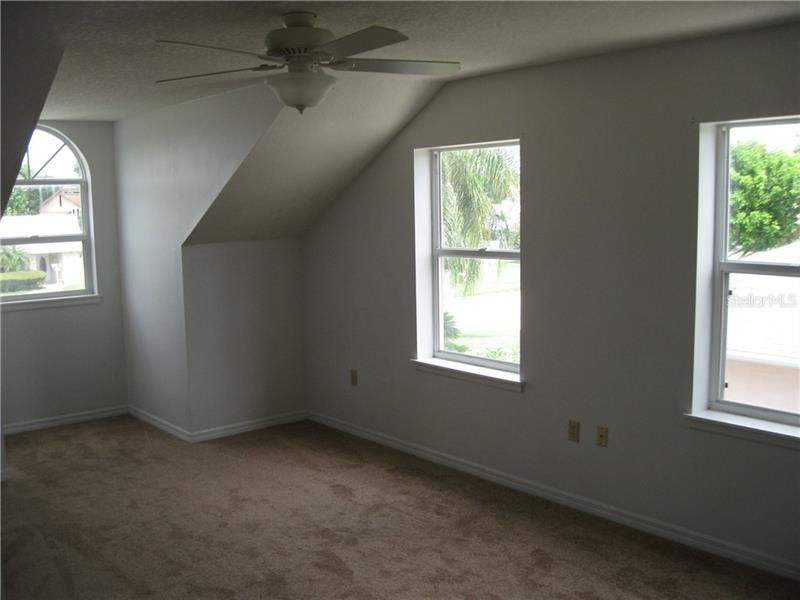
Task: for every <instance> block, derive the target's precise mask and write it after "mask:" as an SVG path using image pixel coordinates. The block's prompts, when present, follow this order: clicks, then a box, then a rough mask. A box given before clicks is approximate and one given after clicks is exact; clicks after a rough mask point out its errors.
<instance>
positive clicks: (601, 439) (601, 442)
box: [595, 425, 608, 448]
mask: <svg viewBox="0 0 800 600" xmlns="http://www.w3.org/2000/svg"><path fill="white" fill-rule="evenodd" d="M595 443H596V444H597V445H598V446H600V447H601V448H606V447H608V427H607V426H605V425H598V426H597V439H596V440H595Z"/></svg>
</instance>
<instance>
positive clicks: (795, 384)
mask: <svg viewBox="0 0 800 600" xmlns="http://www.w3.org/2000/svg"><path fill="white" fill-rule="evenodd" d="M729 288H730V295H729V296H728V325H727V348H726V349H725V381H726V383H727V387H726V389H725V390H724V395H723V397H724V399H725V400H728V401H730V402H739V403H742V404H750V405H756V406H761V407H765V408H772V409H775V410H782V411H786V412H791V413H800V278H797V277H779V276H771V275H749V274H746V275H745V274H738V273H731V275H730V282H729Z"/></svg>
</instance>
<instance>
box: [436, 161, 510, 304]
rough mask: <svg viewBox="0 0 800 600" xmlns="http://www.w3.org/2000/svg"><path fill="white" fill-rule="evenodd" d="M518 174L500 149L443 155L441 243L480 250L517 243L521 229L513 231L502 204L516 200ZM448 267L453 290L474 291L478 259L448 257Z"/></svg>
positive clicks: (478, 266)
mask: <svg viewBox="0 0 800 600" xmlns="http://www.w3.org/2000/svg"><path fill="white" fill-rule="evenodd" d="M517 189H519V173H518V172H517V170H516V169H515V168H514V165H513V164H512V159H511V156H510V154H509V153H508V152H507V151H505V150H503V149H499V148H478V149H470V150H452V151H447V152H443V153H442V220H443V225H444V227H443V230H444V231H443V233H444V239H443V240H442V241H443V243H444V245H445V246H447V247H450V248H482V247H484V246H486V245H487V243H488V242H489V241H501V242H504V243H505V245H506V247H516V246H518V245H519V227H518V225H517V226H516V227H512V226H511V225H510V224H509V223H508V221H507V219H506V217H505V214H504V213H503V211H502V210H501V209H500V208H501V207H500V205H501V204H502V202H503V201H505V200H509V199H512V200H518V197H517V196H516V195H515V194H514V192H515V191H516V190H517ZM447 267H448V271H449V273H450V278H451V282H452V283H453V285H454V286H460V287H463V291H464V293H465V294H471V293H473V292H474V290H475V284H476V283H477V281H478V276H479V274H480V261H478V260H474V259H468V258H449V259H447Z"/></svg>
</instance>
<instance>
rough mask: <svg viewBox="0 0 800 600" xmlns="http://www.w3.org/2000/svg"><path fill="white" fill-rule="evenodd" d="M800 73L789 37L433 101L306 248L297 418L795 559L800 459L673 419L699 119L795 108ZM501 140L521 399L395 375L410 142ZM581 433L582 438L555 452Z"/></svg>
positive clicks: (679, 406)
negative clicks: (517, 249)
mask: <svg viewBox="0 0 800 600" xmlns="http://www.w3.org/2000/svg"><path fill="white" fill-rule="evenodd" d="M798 61H800V28H798V27H797V26H791V27H784V28H777V29H774V30H762V31H757V32H751V33H745V34H738V35H732V36H726V37H719V38H709V39H706V40H701V41H694V42H687V43H682V44H676V45H670V46H662V47H654V48H651V49H643V50H638V51H631V52H625V53H618V54H613V55H606V56H602V57H596V58H591V59H585V60H578V61H573V62H567V63H562V64H556V65H551V66H546V67H541V68H533V69H529V70H520V71H512V72H508V73H503V74H498V75H493V76H486V77H480V78H474V79H468V80H463V81H458V82H453V83H450V84H448V85H447V86H445V88H444V89H443V90H442V91H441V92H440V93H439V94H438V96H437V97H436V98H434V100H433V101H432V102H431V103H430V104H429V105H428V106H427V107H426V108H425V109H424V110H423V111H422V113H421V114H420V115H419V116H418V117H417V118H416V119H415V120H414V121H413V122H412V123H411V124H410V125H409V126H408V127H407V128H406V129H405V130H404V131H403V132H402V133H401V134H400V135H399V136H398V138H396V139H395V140H394V141H393V142H392V143H391V144H390V145H389V146H388V148H387V149H385V150H384V151H383V153H382V154H381V155H380V156H379V157H378V159H377V160H375V161H374V162H373V163H372V164H371V165H370V167H368V169H367V170H366V171H365V172H364V173H363V174H362V175H361V176H360V177H359V178H358V179H357V180H356V181H355V182H354V183H353V184H352V185H351V186H350V188H349V189H348V191H347V192H346V193H344V194H343V195H342V197H341V198H340V199H339V200H338V201H337V202H336V203H335V204H334V205H333V207H332V208H330V209H329V210H328V211H327V212H326V213H325V214H324V215H323V217H322V218H321V220H320V221H319V222H318V223H317V224H316V226H315V227H313V228H312V229H311V230H310V231H309V232H308V233H307V235H306V237H305V239H304V241H305V260H306V306H307V309H306V330H305V331H306V344H305V347H306V373H307V389H308V395H309V401H310V407H311V409H312V410H313V411H316V412H317V413H319V414H322V415H326V416H330V417H334V418H337V419H340V420H343V421H346V422H349V423H351V424H355V425H357V426H360V427H363V428H368V429H371V430H373V431H376V432H379V433H383V434H387V435H390V436H394V437H396V438H399V439H401V440H404V441H407V442H411V443H415V444H420V445H422V446H425V447H428V448H432V449H434V450H437V451H440V452H444V453H447V454H449V455H452V456H455V457H458V458H460V459H465V460H467V461H473V462H475V463H478V464H481V465H485V466H488V467H491V468H494V469H498V470H500V471H504V472H506V473H510V474H513V475H515V476H517V477H520V478H523V479H526V480H529V481H532V482H536V483H539V484H544V485H547V486H552V487H553V488H556V489H559V490H563V491H566V492H568V493H571V494H577V495H580V496H583V497H586V498H589V499H592V500H595V501H599V502H603V503H606V504H608V505H611V506H613V507H616V508H618V509H622V510H626V511H631V512H633V513H637V514H640V515H643V516H645V517H648V518H652V519H658V520H660V521H662V522H666V523H670V524H673V525H675V526H678V527H683V528H686V529H688V530H690V531H694V532H699V533H701V534H705V535H709V536H714V537H716V538H718V539H721V540H725V541H727V542H730V543H731V544H739V545H741V546H744V547H745V548H748V549H751V550H754V551H756V552H762V553H765V554H766V555H769V556H771V557H774V558H775V559H777V560H778V561H784V563H785V564H796V563H797V562H798V559H800V548H799V547H798V544H797V540H798V539H800V503H798V498H800V455H798V453H797V452H796V451H793V450H791V449H788V448H782V447H777V446H770V445H765V444H760V443H756V442H752V441H745V440H742V439H737V438H733V437H727V436H722V435H716V434H711V433H708V432H702V431H697V430H692V429H689V428H688V427H687V426H686V424H685V423H684V422H683V421H682V419H681V414H682V413H683V412H685V411H687V410H689V408H690V404H691V393H692V352H693V318H694V283H695V279H694V278H695V255H696V239H697V233H696V220H697V181H698V172H697V163H698V151H697V148H698V123H700V122H704V121H713V120H723V119H737V118H747V117H763V116H770V115H782V114H792V113H797V112H800V79H799V78H798V75H797V74H798V73H800V62H798ZM515 137H519V138H521V139H522V194H523V209H522V223H523V225H522V226H523V239H522V260H523V270H522V287H523V309H522V311H523V314H522V324H523V325H522V360H523V364H522V370H523V375H524V379H525V380H526V381H527V387H526V390H525V392H524V393H523V394H515V393H510V392H506V391H501V390H497V389H494V388H491V387H485V386H482V385H478V384H474V383H469V382H464V381H459V380H454V379H449V378H445V377H442V376H437V375H432V374H425V373H421V372H417V371H415V369H414V368H413V367H412V365H411V363H410V362H409V359H410V358H411V357H413V356H414V353H415V339H414V336H415V333H414V332H415V315H414V306H415V300H414V255H413V249H414V246H413V219H414V215H413V170H412V153H413V149H414V148H419V147H429V146H436V145H447V144H459V143H468V142H481V141H489V140H502V139H509V138H515ZM351 367H355V368H358V369H359V370H360V383H359V387H357V388H353V387H351V386H350V383H349V379H348V369H349V368H351ZM574 418H577V419H580V420H581V421H582V422H583V426H584V428H585V433H586V434H589V435H585V436H584V441H583V442H582V443H581V444H573V443H569V442H567V440H566V426H567V420H568V419H574ZM597 424H605V425H608V426H609V428H610V445H609V447H608V448H606V449H602V448H598V447H596V446H594V445H593V444H592V443H591V437H592V436H591V433H590V432H591V431H592V430H593V428H594V426H595V425H597ZM586 438H588V439H586Z"/></svg>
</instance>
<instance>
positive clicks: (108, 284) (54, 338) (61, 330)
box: [2, 121, 127, 426]
mask: <svg viewBox="0 0 800 600" xmlns="http://www.w3.org/2000/svg"><path fill="white" fill-rule="evenodd" d="M46 123H47V124H48V125H50V126H52V127H55V128H56V129H58V130H59V131H61V132H62V133H63V134H64V135H66V136H67V137H68V138H69V139H71V140H72V141H73V142H74V143H75V145H76V146H77V147H78V148H79V149H80V150H81V152H82V153H83V155H84V157H85V158H86V162H87V163H88V165H89V171H90V173H91V195H92V205H93V208H94V229H95V253H96V258H97V282H98V289H99V292H100V294H101V296H102V297H101V299H100V302H98V303H96V304H83V305H78V306H58V307H54V306H51V307H49V308H37V309H34V310H13V311H11V310H4V311H3V314H2V356H3V360H2V398H3V407H2V408H3V425H4V426H10V425H15V424H19V423H21V422H25V421H30V420H36V419H43V418H48V417H58V416H62V415H68V414H71V413H76V412H83V411H87V410H95V409H101V408H110V407H113V406H120V405H124V404H126V401H127V399H126V386H125V356H124V343H123V334H122V309H121V300H120V277H119V253H118V241H117V239H118V236H117V200H116V180H115V174H114V173H115V167H114V126H113V123H103V122H97V121H95V122H80V121H47V122H46Z"/></svg>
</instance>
